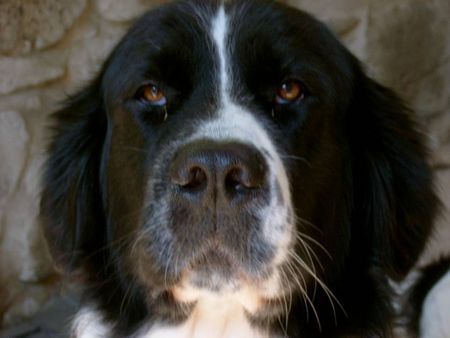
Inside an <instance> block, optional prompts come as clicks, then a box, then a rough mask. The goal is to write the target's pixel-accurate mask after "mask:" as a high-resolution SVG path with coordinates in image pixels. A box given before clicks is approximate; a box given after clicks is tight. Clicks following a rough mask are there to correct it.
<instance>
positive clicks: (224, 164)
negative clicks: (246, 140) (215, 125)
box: [170, 141, 267, 203]
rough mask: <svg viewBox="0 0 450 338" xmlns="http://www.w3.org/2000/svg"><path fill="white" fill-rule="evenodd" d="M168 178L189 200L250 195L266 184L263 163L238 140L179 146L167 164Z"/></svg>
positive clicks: (253, 150)
mask: <svg viewBox="0 0 450 338" xmlns="http://www.w3.org/2000/svg"><path fill="white" fill-rule="evenodd" d="M170 179H171V181H172V183H173V184H174V185H175V187H176V188H177V190H178V191H179V193H180V194H181V195H183V196H184V197H186V198H189V199H190V200H193V199H194V200H197V199H198V198H202V197H206V198H208V199H209V200H210V201H209V202H208V203H214V201H221V200H223V198H224V199H225V200H226V201H227V203H228V202H230V201H231V200H233V199H236V198H240V197H243V198H251V196H253V195H255V194H257V192H258V191H259V190H261V189H262V188H264V187H265V185H266V184H267V164H266V161H265V159H264V157H263V156H262V154H261V153H260V152H259V151H258V150H257V149H255V148H254V147H252V146H250V145H247V144H242V143H238V142H227V143H219V142H214V141H198V142H194V143H190V144H187V145H185V146H184V147H183V148H182V149H180V150H179V151H178V152H177V153H176V155H175V157H174V159H173V161H172V165H171V169H170Z"/></svg>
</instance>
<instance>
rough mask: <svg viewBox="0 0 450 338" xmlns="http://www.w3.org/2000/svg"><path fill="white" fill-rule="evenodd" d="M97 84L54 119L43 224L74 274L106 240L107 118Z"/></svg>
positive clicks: (53, 247) (58, 256) (59, 257)
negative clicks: (102, 188) (103, 193)
mask: <svg viewBox="0 0 450 338" xmlns="http://www.w3.org/2000/svg"><path fill="white" fill-rule="evenodd" d="M99 87H100V86H99V81H96V82H95V83H93V84H92V85H90V86H89V87H87V88H86V89H84V90H83V91H81V92H79V93H78V94H77V95H75V96H73V97H71V98H70V99H69V100H68V101H67V102H66V104H65V106H64V107H63V108H62V109H61V110H59V111H58V112H56V113H55V114H54V116H53V119H54V120H53V122H54V126H53V134H52V138H51V142H50V146H49V148H48V156H49V157H48V159H47V162H46V167H45V174H44V180H43V192H42V199H41V220H42V225H43V228H44V230H45V233H46V236H47V240H48V243H49V245H50V248H51V251H52V253H53V256H54V258H55V259H56V262H57V263H60V264H63V265H64V266H65V267H69V268H71V269H75V268H77V267H79V265H80V263H81V261H82V259H83V258H85V257H86V256H87V255H89V254H91V253H92V252H93V250H94V244H97V247H98V245H99V241H101V238H102V237H101V236H102V231H101V230H102V228H103V224H102V219H103V215H102V201H101V193H100V184H99V183H100V182H99V175H100V174H99V171H100V161H101V152H102V146H103V140H104V135H105V124H106V122H105V120H106V117H105V114H104V112H103V108H102V102H101V99H100V97H99V96H100V94H99Z"/></svg>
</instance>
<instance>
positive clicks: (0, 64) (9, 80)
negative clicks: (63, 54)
mask: <svg viewBox="0 0 450 338" xmlns="http://www.w3.org/2000/svg"><path fill="white" fill-rule="evenodd" d="M0 74H2V76H1V77H0V94H8V93H11V92H13V91H14V90H17V89H21V88H27V87H31V86H36V85H39V84H44V83H46V82H49V81H52V80H56V79H59V78H61V77H62V76H63V75H64V68H62V67H61V66H58V65H54V64H51V63H50V61H45V60H42V59H39V58H10V57H4V58H0Z"/></svg>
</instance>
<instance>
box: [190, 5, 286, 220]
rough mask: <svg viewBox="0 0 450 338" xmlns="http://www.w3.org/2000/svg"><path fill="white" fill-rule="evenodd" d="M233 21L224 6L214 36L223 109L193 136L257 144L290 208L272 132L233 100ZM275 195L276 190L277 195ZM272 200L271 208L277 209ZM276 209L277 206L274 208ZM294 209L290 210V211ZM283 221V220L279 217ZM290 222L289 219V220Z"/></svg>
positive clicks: (218, 15) (284, 175)
mask: <svg viewBox="0 0 450 338" xmlns="http://www.w3.org/2000/svg"><path fill="white" fill-rule="evenodd" d="M229 24H230V20H229V18H228V16H227V14H226V12H225V8H224V7H223V6H221V7H220V8H219V10H218V12H217V15H216V17H215V18H214V19H213V20H212V25H211V26H212V34H211V35H212V39H213V42H214V44H215V45H216V50H217V53H218V57H219V59H218V60H219V64H220V67H219V74H218V75H219V81H218V84H219V90H218V94H219V95H220V97H219V108H218V111H217V117H216V118H214V119H212V120H209V121H207V122H205V123H202V124H200V125H199V126H198V130H197V132H196V133H195V135H194V136H193V139H199V138H209V139H213V140H235V141H238V142H242V143H247V144H251V145H253V146H254V147H255V148H257V149H258V150H260V151H261V152H262V154H264V155H265V154H269V156H266V155H265V158H266V161H267V162H268V164H269V169H270V174H271V175H272V176H273V177H275V179H276V182H277V183H278V185H279V188H280V189H281V194H282V196H283V200H284V202H285V203H286V204H288V205H287V206H285V207H287V208H288V209H291V207H290V201H291V195H290V189H289V181H288V178H287V174H286V170H285V168H284V165H283V162H282V161H281V159H280V156H279V154H278V151H277V150H276V147H275V145H274V144H273V142H272V140H271V138H270V136H269V134H268V133H267V131H266V130H265V128H264V127H263V125H262V124H261V122H260V121H258V119H256V118H255V116H254V115H253V114H252V113H251V112H249V111H248V108H246V107H243V106H241V105H238V104H237V103H235V102H233V99H232V95H231V91H232V87H233V77H232V71H233V68H232V67H231V64H230V52H229V51H230V49H231V48H230V45H229V44H230V43H232V41H230V32H229ZM273 195H275V193H274V194H273ZM274 207H275V206H274V203H271V209H272V208H274ZM272 210H274V209H272ZM289 211H290V210H289ZM276 214H277V215H274V217H275V218H279V217H277V216H279V215H280V214H286V215H287V214H288V213H286V212H284V211H281V212H277V213H276ZM277 221H279V220H277ZM285 222H286V220H285Z"/></svg>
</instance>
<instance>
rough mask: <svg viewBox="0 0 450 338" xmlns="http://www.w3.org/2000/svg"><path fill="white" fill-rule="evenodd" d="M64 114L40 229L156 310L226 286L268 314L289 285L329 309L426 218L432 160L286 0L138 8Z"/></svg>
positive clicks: (407, 260) (407, 250)
mask: <svg viewBox="0 0 450 338" xmlns="http://www.w3.org/2000/svg"><path fill="white" fill-rule="evenodd" d="M57 116H58V129H57V135H56V136H55V138H54V141H53V143H52V147H51V149H50V153H51V155H52V157H51V158H50V161H49V165H48V171H47V176H46V189H45V191H44V199H43V214H44V216H45V221H46V223H47V232H48V233H49V234H50V236H52V237H53V236H56V237H57V240H58V241H59V243H57V244H56V248H57V251H58V252H61V251H63V252H64V250H65V254H67V256H70V258H73V259H74V260H73V261H72V263H73V264H74V265H75V266H78V265H79V264H80V263H82V264H84V265H86V266H89V267H88V268H87V269H86V270H88V271H91V270H92V269H95V268H96V264H98V261H101V260H103V261H104V260H105V259H106V260H107V261H108V262H109V261H110V262H112V263H111V265H112V267H108V268H109V269H111V271H116V272H117V271H119V272H118V273H117V274H119V275H120V278H118V283H122V284H132V285H134V286H133V287H134V288H135V289H138V290H139V292H138V293H139V294H142V295H144V298H145V299H147V301H146V302H147V303H149V304H150V303H152V301H153V300H154V299H157V298H158V297H160V296H161V295H170V297H172V298H173V299H174V301H175V303H186V304H191V303H195V302H196V301H198V300H199V299H201V298H202V297H208V296H211V295H214V296H220V295H222V296H224V297H234V298H235V299H236V301H237V302H239V303H240V304H241V305H242V306H243V308H245V310H246V311H247V312H248V313H249V314H250V315H253V316H257V315H258V314H262V313H263V314H264V316H275V317H276V316H278V315H280V312H282V311H283V310H287V309H286V307H285V306H284V305H285V304H284V303H283V301H285V300H286V297H287V295H289V296H290V297H292V294H297V293H300V294H303V295H304V296H305V299H307V301H308V302H309V303H308V304H307V305H306V307H309V306H310V305H311V306H312V307H314V306H313V302H314V297H313V295H312V292H314V294H315V292H316V291H315V290H314V285H318V286H319V287H321V288H322V291H323V292H324V293H325V294H326V295H327V297H329V300H330V301H331V302H336V303H337V299H336V298H335V297H336V296H335V295H332V294H331V291H330V290H329V287H328V286H327V285H332V284H333V283H334V282H336V284H339V285H340V284H342V283H344V282H345V280H346V278H344V277H342V275H345V274H347V273H349V274H352V273H355V274H357V272H360V271H369V270H371V269H372V268H374V267H378V268H380V269H382V270H383V271H386V272H387V273H388V274H391V275H394V276H395V275H403V274H404V273H405V272H406V271H407V270H408V269H409V267H410V266H411V264H412V263H413V262H414V261H415V259H416V257H417V255H418V253H419V252H420V250H421V248H422V246H423V242H424V240H425V237H426V236H427V234H428V231H429V228H430V224H431V223H430V222H431V218H432V217H431V215H432V213H433V207H432V205H433V204H434V197H433V194H432V192H431V188H430V177H429V172H428V168H427V166H426V164H425V162H424V157H425V153H424V151H423V149H422V146H421V143H420V139H419V137H418V135H417V133H416V132H415V131H414V128H413V125H412V123H411V122H410V120H409V119H408V117H407V116H406V114H404V108H403V107H402V105H401V104H400V103H399V101H398V100H397V99H396V98H395V97H394V96H393V95H392V94H391V93H390V92H388V91H386V90H385V89H383V88H381V87H379V86H378V85H376V84H375V83H373V82H372V81H371V80H369V79H367V78H366V77H365V76H364V74H363V73H362V72H361V70H360V68H359V65H358V64H357V62H356V61H355V60H354V58H353V57H352V56H351V55H350V54H349V53H348V52H347V51H346V50H345V49H344V48H343V47H342V46H341V45H340V44H339V43H338V42H337V41H336V40H335V39H334V38H333V36H332V35H331V34H330V33H329V32H328V31H327V30H326V28H324V27H323V26H322V25H321V24H320V23H318V22H317V21H315V20H314V19H313V18H311V17H310V16H308V15H306V14H304V13H302V12H299V11H296V10H293V9H289V8H287V7H284V6H282V5H279V4H273V3H267V2H258V1H230V2H228V3H227V4H226V5H221V4H219V3H216V2H214V1H212V2H208V3H206V2H203V1H191V2H179V3H174V4H171V5H168V6H165V7H162V8H160V9H157V10H155V11H152V12H150V13H148V14H147V15H146V16H144V17H143V18H142V19H141V20H140V21H139V22H138V23H137V24H136V26H135V27H134V28H133V29H132V30H131V31H130V32H129V33H128V35H127V36H126V37H125V38H124V39H123V41H122V42H121V43H120V44H119V46H118V47H117V48H116V50H115V51H114V52H113V54H112V55H111V57H110V58H109V60H108V61H107V62H106V64H105V66H104V68H103V70H102V72H101V75H100V77H99V78H98V79H97V80H96V81H94V83H93V84H92V85H91V86H90V87H89V88H88V89H86V90H85V91H84V92H82V93H81V94H79V95H78V96H76V97H74V98H73V100H72V101H71V102H70V103H69V105H68V107H67V108H65V109H63V110H62V111H61V112H59V113H58V115H57ZM418 192H419V193H421V194H422V196H418ZM400 193H401V194H404V195H405V196H406V197H403V200H402V201H397V200H396V197H397V194H400ZM425 198H428V201H426V200H425ZM419 221H421V224H419V223H418V222H419ZM406 223H408V226H412V227H414V229H415V231H412V232H408V231H404V230H405V229H404V228H403V227H404V225H405V224H406ZM66 245H70V246H71V247H70V248H67V247H65V248H63V250H61V247H64V246H66ZM100 252H101V253H100ZM98 255H101V257H102V258H98ZM63 256H66V255H63ZM105 257H106V258H105ZM63 261H66V262H67V261H68V260H67V259H65V258H64V257H63ZM351 264H352V266H349V265H351ZM111 273H112V272H111ZM113 274H114V273H113ZM364 276H366V273H364ZM97 277H98V276H97ZM97 277H95V278H97ZM95 278H94V279H95ZM364 278H365V277H364ZM326 283H327V284H326ZM124 288H126V287H124ZM343 293H344V292H343ZM317 297H318V298H320V296H317Z"/></svg>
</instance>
